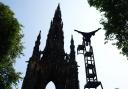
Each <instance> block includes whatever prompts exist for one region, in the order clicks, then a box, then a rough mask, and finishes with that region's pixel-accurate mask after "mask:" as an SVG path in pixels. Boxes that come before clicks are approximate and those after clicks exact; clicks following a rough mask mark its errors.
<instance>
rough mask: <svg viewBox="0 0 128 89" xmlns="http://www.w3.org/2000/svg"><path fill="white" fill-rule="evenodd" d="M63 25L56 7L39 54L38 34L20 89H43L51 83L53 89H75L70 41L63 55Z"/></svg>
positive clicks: (75, 71)
mask: <svg viewBox="0 0 128 89" xmlns="http://www.w3.org/2000/svg"><path fill="white" fill-rule="evenodd" d="M62 29H63V22H62V19H61V11H60V6H59V5H58V7H57V9H56V11H55V14H54V18H53V20H52V21H51V24H50V29H49V33H48V36H47V41H46V46H45V48H44V50H43V51H40V50H39V45H40V39H41V32H40V33H39V35H38V37H37V40H36V42H35V47H34V49H33V54H32V57H31V58H30V59H29V61H28V66H27V71H26V75H25V78H24V81H23V85H22V89H45V88H46V86H47V84H48V83H49V82H50V81H52V82H53V83H54V84H55V87H56V89H79V81H78V68H77V67H78V66H77V63H76V61H75V46H74V40H73V36H72V37H71V45H70V54H67V53H65V51H64V36H63V30H62Z"/></svg>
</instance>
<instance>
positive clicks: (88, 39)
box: [74, 28, 101, 46]
mask: <svg viewBox="0 0 128 89" xmlns="http://www.w3.org/2000/svg"><path fill="white" fill-rule="evenodd" d="M100 29H101V28H98V29H97V30H95V31H91V32H81V31H78V30H74V31H76V32H78V33H80V34H82V35H83V42H86V46H88V45H91V37H92V36H94V35H95V33H96V32H97V31H99V30H100Z"/></svg>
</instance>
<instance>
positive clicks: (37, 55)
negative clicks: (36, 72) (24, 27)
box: [32, 31, 41, 59]
mask: <svg viewBox="0 0 128 89" xmlns="http://www.w3.org/2000/svg"><path fill="white" fill-rule="evenodd" d="M40 39H41V31H40V32H39V35H38V36H37V40H36V41H35V46H34V49H33V54H32V57H33V58H34V59H39V58H40V50H39V46H40Z"/></svg>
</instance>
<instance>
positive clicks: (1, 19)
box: [0, 2, 23, 89]
mask: <svg viewBox="0 0 128 89" xmlns="http://www.w3.org/2000/svg"><path fill="white" fill-rule="evenodd" d="M21 27H22V25H21V24H20V23H19V22H18V21H17V19H16V18H15V17H14V13H13V12H12V11H11V10H10V8H9V7H8V6H6V5H4V4H3V3H1V2H0V89H12V85H16V84H17V81H18V80H19V78H20V73H19V72H18V73H17V72H16V71H15V69H14V67H13V64H14V63H15V61H16V57H17V56H20V54H22V53H21V52H22V49H23V45H22V42H21V39H22V37H23V34H22V33H21ZM2 87H3V88H2Z"/></svg>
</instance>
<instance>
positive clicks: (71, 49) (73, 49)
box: [70, 35, 75, 62]
mask: <svg viewBox="0 0 128 89" xmlns="http://www.w3.org/2000/svg"><path fill="white" fill-rule="evenodd" d="M70 61H71V62H74V61H75V45H74V40H73V35H72V36H71V45H70Z"/></svg>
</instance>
